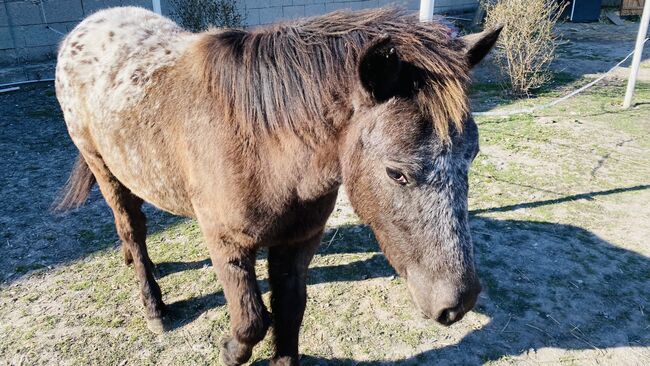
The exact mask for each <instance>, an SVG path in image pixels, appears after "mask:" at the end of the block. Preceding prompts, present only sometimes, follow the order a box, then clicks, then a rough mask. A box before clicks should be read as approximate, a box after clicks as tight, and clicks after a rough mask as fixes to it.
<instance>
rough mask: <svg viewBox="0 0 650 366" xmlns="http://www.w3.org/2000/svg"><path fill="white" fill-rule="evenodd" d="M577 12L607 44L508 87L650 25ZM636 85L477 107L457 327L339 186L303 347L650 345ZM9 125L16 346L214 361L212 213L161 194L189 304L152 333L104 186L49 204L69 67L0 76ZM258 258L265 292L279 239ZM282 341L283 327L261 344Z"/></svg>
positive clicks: (647, 151)
mask: <svg viewBox="0 0 650 366" xmlns="http://www.w3.org/2000/svg"><path fill="white" fill-rule="evenodd" d="M594 27H595V29H597V30H598V29H600V28H598V27H597V26H594ZM566 28H567V29H566V30H564V29H563V31H566V32H569V33H571V32H572V31H571V29H572V28H578V30H579V31H578V32H575V34H573V35H572V36H570V37H568V38H569V39H570V41H571V42H572V44H573V46H575V47H571V49H584V50H589V51H588V52H593V53H594V54H598V55H601V54H602V55H607V58H608V59H607V60H585V56H584V53H581V55H574V54H573V53H571V52H568V53H562V52H561V53H560V60H561V61H560V63H559V64H558V65H557V67H558V68H560V69H563V70H565V72H567V73H575V74H571V75H574V76H575V78H577V79H578V80H575V79H573V80H569V79H568V78H567V80H566V82H565V83H564V84H563V85H558V86H557V89H553V90H550V91H548V92H546V93H542V94H540V95H538V96H537V98H536V99H533V100H523V101H512V100H508V101H507V102H504V103H505V104H508V106H509V107H518V106H522V105H530V104H535V103H542V102H544V101H548V100H550V99H552V98H554V97H556V96H557V95H558V94H561V92H562V91H563V90H565V89H571V88H575V87H577V86H579V85H581V84H582V82H583V80H582V79H580V77H582V76H583V75H589V74H592V73H597V72H600V71H602V70H606V69H608V68H609V66H610V64H613V63H615V62H616V61H617V60H614V61H613V62H612V60H610V58H618V57H619V56H620V55H623V56H624V55H625V54H627V52H628V47H627V44H628V41H629V43H630V44H631V43H632V40H633V38H634V37H633V35H631V34H632V33H633V29H632V28H633V27H628V28H629V29H628V28H616V30H617V31H618V30H619V29H621V32H624V35H621V37H622V40H621V41H620V43H618V42H617V41H612V42H609V39H610V38H609V37H610V35H611V34H613V33H614V31H613V30H610V29H609V28H606V29H605V30H603V31H602V32H593V33H589V34H590V36H589V37H587V36H583V35H582V34H583V29H587V28H588V26H576V25H567V26H566ZM594 34H595V35H594ZM598 34H599V36H598ZM594 37H595V38H594ZM599 37H600V38H599ZM625 37H627V38H625ZM581 52H582V51H581ZM585 52H587V51H585ZM610 56H611V57H610ZM587 61H588V62H587ZM592 63H593V64H592ZM576 65H581V66H576ZM592 66H593V67H592ZM482 82H483V83H484V81H482ZM558 90H559V91H558ZM623 91H624V82H623V81H621V80H617V79H612V80H608V81H607V82H606V83H604V84H602V85H600V86H598V87H595V88H594V89H591V90H589V91H588V92H586V93H585V94H582V95H580V96H578V97H577V98H576V99H573V100H571V101H570V102H568V103H567V104H564V105H559V106H557V107H555V108H553V109H550V110H545V111H542V112H541V113H539V114H538V115H534V116H532V115H521V116H515V117H511V118H491V119H487V118H480V119H478V123H479V128H480V131H481V146H482V147H481V149H482V153H481V154H480V155H479V157H478V158H477V160H476V161H475V163H474V166H473V170H472V174H471V179H470V181H471V193H470V207H471V226H472V232H473V238H474V241H475V246H476V255H477V263H478V267H479V271H480V275H481V278H482V282H483V284H484V288H485V291H484V293H483V294H482V295H481V297H480V300H479V303H478V306H477V307H476V309H475V310H474V311H473V312H471V313H469V314H468V315H467V316H466V318H465V319H463V320H462V321H461V322H460V323H458V324H455V325H453V326H452V327H448V328H446V327H441V326H438V325H436V324H433V323H431V322H428V321H424V320H422V319H421V318H420V317H419V316H418V315H417V312H416V311H415V310H414V309H413V306H412V305H411V303H410V301H409V300H408V295H407V290H406V286H405V284H404V282H403V281H402V279H401V278H399V277H397V276H396V275H395V273H394V271H393V270H392V269H391V268H390V266H389V265H388V264H387V262H386V260H385V257H384V256H383V255H382V254H381V252H379V249H378V248H377V244H376V242H375V240H374V238H373V236H372V233H371V232H370V231H369V230H368V228H367V227H366V226H364V225H362V224H361V223H360V222H359V220H358V218H357V217H356V216H355V215H354V213H353V212H352V209H351V207H350V205H349V203H348V202H347V200H346V198H345V196H344V195H342V196H341V197H340V199H339V202H338V206H337V208H336V210H335V213H334V215H333V217H332V218H331V220H330V222H329V230H328V232H327V234H326V235H325V237H324V239H323V244H322V246H321V249H320V251H319V253H318V254H317V256H316V258H315V259H314V262H313V264H312V269H311V274H310V280H309V289H308V290H309V303H308V308H307V313H306V315H305V321H304V324H303V328H302V335H301V351H302V352H303V354H304V356H303V359H302V361H303V363H304V364H305V365H339V364H346V365H375V364H404V365H431V364H440V365H449V364H458V365H476V364H490V365H509V364H517V365H537V364H551V365H647V364H650V245H649V243H648V237H650V225H649V223H650V205H648V204H647V203H648V202H650V179H649V177H650V124H648V120H649V119H650V118H649V117H650V84H648V83H641V84H640V86H639V89H638V92H637V98H636V101H637V102H638V104H637V106H636V107H635V108H634V109H631V110H628V111H622V110H621V109H620V107H619V105H620V101H621V100H622V93H623ZM500 94H501V92H500V91H499V90H498V89H496V88H483V89H480V90H476V91H475V93H474V98H475V99H476V100H499V99H498V96H499V95H500ZM486 105H487V104H486ZM0 131H1V133H0V233H1V235H2V237H1V239H2V240H1V241H0V251H1V253H2V255H1V256H0V282H1V284H0V334H2V337H0V365H3V364H7V365H41V364H42V365H58V364H62V365H149V364H159V365H179V364H183V365H205V364H215V363H216V361H217V360H218V347H217V346H216V344H217V341H218V340H219V338H220V337H221V336H222V335H223V334H224V332H226V331H227V324H228V315H227V312H226V310H225V306H224V297H223V293H222V292H221V287H220V284H219V282H218V280H217V279H216V276H215V274H214V271H213V270H212V268H211V266H210V262H209V260H208V255H207V251H206V249H205V247H204V246H203V244H202V239H201V236H200V233H199V230H198V228H197V226H196V224H195V223H194V222H193V221H190V220H184V219H179V218H175V217H172V216H170V215H167V214H165V213H161V212H158V211H156V210H155V209H153V208H151V207H148V208H147V214H148V216H149V218H150V221H151V225H150V229H149V233H150V235H149V237H148V245H149V248H150V253H151V256H152V259H153V261H154V262H155V263H156V264H157V267H158V268H157V269H158V272H159V283H160V285H161V288H162V290H163V297H164V300H165V301H166V303H167V304H169V307H170V309H171V323H172V330H170V331H169V332H167V333H165V334H163V335H153V334H151V333H149V332H148V331H147V329H146V325H145V322H144V318H143V311H142V308H141V304H140V301H139V298H138V290H137V284H136V281H135V277H134V275H133V273H132V268H130V267H126V266H124V265H123V262H122V257H121V252H120V251H119V250H118V249H117V236H116V235H115V233H114V228H113V224H112V220H111V215H110V211H109V210H108V208H107V207H106V205H105V203H104V202H103V200H102V199H101V196H99V194H98V192H96V191H95V192H93V195H92V197H91V198H90V200H89V202H88V204H87V205H85V206H84V207H82V208H81V209H79V210H77V211H74V212H71V213H68V214H65V215H59V216H57V215H52V214H51V213H49V212H48V207H49V205H50V203H51V202H52V200H53V198H54V196H55V194H56V192H57V190H58V188H59V187H60V186H61V185H62V184H63V183H64V182H65V179H66V177H67V174H68V170H69V169H70V167H71V165H72V163H73V160H74V156H75V154H76V153H75V150H74V148H73V146H72V144H71V143H70V141H69V138H68V137H67V135H66V132H65V127H64V124H63V121H62V119H61V115H60V112H59V110H58V105H57V103H56V101H55V98H54V94H53V88H52V86H51V85H42V86H35V87H31V88H24V89H23V90H21V91H19V92H13V93H6V94H0ZM257 269H258V276H259V280H260V283H261V286H262V289H263V290H264V293H265V295H264V297H265V299H266V300H267V301H268V291H267V284H266V281H265V279H266V275H265V273H266V262H265V260H264V253H261V255H260V260H259V264H258V268H257ZM270 352H271V351H270V343H269V339H268V337H267V339H266V340H265V341H263V342H262V343H261V344H260V345H259V346H258V347H257V348H256V350H255V353H254V355H253V359H252V360H251V363H252V364H255V365H265V364H267V361H266V360H267V359H268V357H269V355H270Z"/></svg>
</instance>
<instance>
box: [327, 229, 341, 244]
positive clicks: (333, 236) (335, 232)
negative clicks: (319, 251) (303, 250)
mask: <svg viewBox="0 0 650 366" xmlns="http://www.w3.org/2000/svg"><path fill="white" fill-rule="evenodd" d="M338 233H339V228H338V227H337V228H336V231H334V235H332V237H331V238H330V240H329V241H328V242H327V245H326V246H325V248H329V247H330V245H332V242H334V238H336V234H338Z"/></svg>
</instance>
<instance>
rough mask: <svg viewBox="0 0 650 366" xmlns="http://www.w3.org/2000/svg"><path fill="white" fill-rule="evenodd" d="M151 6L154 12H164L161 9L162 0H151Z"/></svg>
mask: <svg viewBox="0 0 650 366" xmlns="http://www.w3.org/2000/svg"><path fill="white" fill-rule="evenodd" d="M151 7H152V9H153V12H154V13H156V14H162V11H161V10H160V0H151Z"/></svg>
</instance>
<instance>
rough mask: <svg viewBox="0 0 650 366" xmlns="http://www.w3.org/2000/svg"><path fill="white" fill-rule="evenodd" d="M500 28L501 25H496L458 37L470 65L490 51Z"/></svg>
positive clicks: (475, 63)
mask: <svg viewBox="0 0 650 366" xmlns="http://www.w3.org/2000/svg"><path fill="white" fill-rule="evenodd" d="M502 29H503V26H498V27H494V28H490V29H487V30H485V31H483V32H481V33H474V34H470V35H467V36H464V37H461V38H460V39H461V41H462V42H463V43H464V46H465V55H466V56H465V57H466V58H467V63H468V64H469V66H470V67H474V66H476V65H477V64H478V63H479V62H481V60H483V58H484V57H485V56H486V55H487V54H488V53H489V52H490V50H491V49H492V47H493V46H494V44H495V43H496V42H497V39H499V34H500V33H501V30H502Z"/></svg>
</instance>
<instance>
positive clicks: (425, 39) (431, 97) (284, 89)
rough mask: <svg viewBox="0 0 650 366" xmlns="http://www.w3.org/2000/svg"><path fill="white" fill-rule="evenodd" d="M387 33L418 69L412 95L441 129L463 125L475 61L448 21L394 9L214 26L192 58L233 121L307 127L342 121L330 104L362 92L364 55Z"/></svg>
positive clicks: (249, 126) (256, 127) (254, 128)
mask: <svg viewBox="0 0 650 366" xmlns="http://www.w3.org/2000/svg"><path fill="white" fill-rule="evenodd" d="M382 34H388V35H390V36H391V39H392V42H393V43H394V45H395V46H396V49H397V50H398V53H399V56H400V58H401V59H402V60H403V61H405V62H406V63H407V64H408V65H409V66H410V68H411V70H415V71H416V74H417V75H414V76H415V77H416V78H415V79H414V80H413V81H412V84H413V89H414V91H413V94H412V97H413V98H415V100H416V102H417V103H418V106H419V107H420V110H421V111H422V113H423V114H424V115H425V117H428V118H430V119H431V120H432V121H433V123H434V125H435V129H436V131H437V132H438V134H439V136H440V137H441V138H442V139H447V138H448V137H449V134H450V131H451V130H452V129H456V130H461V129H462V124H463V120H464V119H465V118H466V116H467V113H468V105H467V103H468V102H467V98H466V95H465V94H466V86H467V82H468V66H467V63H466V61H465V59H464V57H463V56H462V54H461V45H460V42H458V41H455V40H453V39H451V37H450V36H449V35H448V33H447V28H446V27H445V26H443V25H441V24H438V23H420V22H418V20H417V19H416V17H414V16H411V15H407V14H405V13H404V12H403V11H401V10H397V9H394V8H389V9H373V10H367V11H361V12H335V13H331V14H327V15H323V16H318V17H313V18H307V19H303V20H299V21H295V22H289V23H284V24H279V25H273V26H269V27H262V28H257V29H254V30H250V31H244V30H213V31H208V32H206V33H203V34H201V35H200V37H201V38H200V41H199V42H198V43H197V44H196V47H195V48H193V49H192V50H191V51H190V57H191V59H192V62H193V63H194V66H196V67H198V70H197V72H199V73H200V74H201V75H202V77H203V78H204V79H203V82H204V83H205V84H206V85H208V88H209V89H210V91H211V92H212V93H213V94H214V98H216V99H217V103H218V105H219V107H220V108H223V111H224V113H225V117H226V118H227V119H228V120H234V121H237V123H239V124H241V128H243V129H245V130H248V131H249V132H253V133H254V132H258V133H259V132H261V131H274V130H277V129H280V128H286V127H288V128H290V129H292V130H293V131H301V132H302V133H301V134H304V133H305V132H308V131H305V130H309V131H313V132H316V131H317V130H318V129H322V128H323V127H325V128H328V129H329V128H334V127H336V126H333V125H332V124H333V121H332V118H329V117H328V108H327V106H330V109H331V108H332V107H331V106H332V105H333V104H332V103H336V102H337V101H340V99H341V98H340V97H341V96H347V95H349V94H350V93H352V92H354V90H355V89H354V88H355V85H356V81H357V78H358V76H357V62H358V59H359V56H360V54H361V53H362V52H363V50H364V49H365V47H366V46H367V45H368V43H369V41H371V40H372V39H374V38H376V37H378V36H380V35H382ZM251 85H253V86H255V87H250V86H251ZM334 105H335V104H334Z"/></svg>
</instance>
